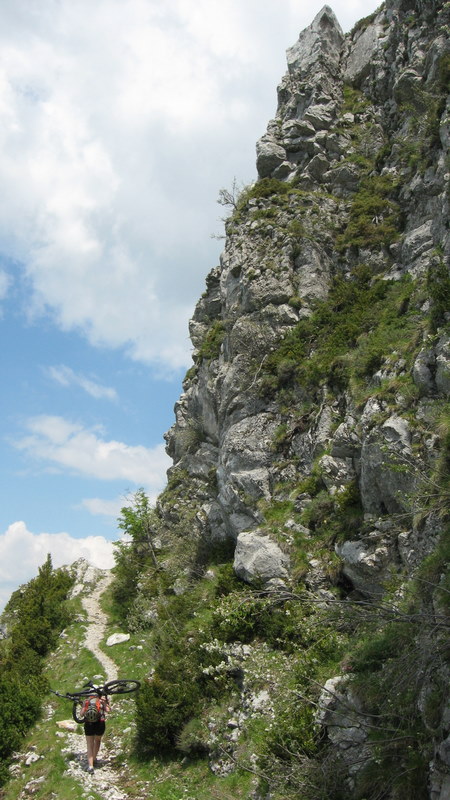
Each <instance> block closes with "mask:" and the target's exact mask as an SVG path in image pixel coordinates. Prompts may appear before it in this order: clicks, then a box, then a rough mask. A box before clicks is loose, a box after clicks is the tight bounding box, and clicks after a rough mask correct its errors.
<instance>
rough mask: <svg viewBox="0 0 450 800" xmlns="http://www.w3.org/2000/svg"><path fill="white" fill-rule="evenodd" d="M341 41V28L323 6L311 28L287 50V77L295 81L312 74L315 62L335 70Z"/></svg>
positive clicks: (331, 12)
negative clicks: (293, 78)
mask: <svg viewBox="0 0 450 800" xmlns="http://www.w3.org/2000/svg"><path fill="white" fill-rule="evenodd" d="M343 42H344V36H343V33H342V29H341V26H340V25H339V22H338V21H337V19H336V17H335V15H334V13H333V11H332V10H331V8H330V7H329V6H324V7H323V8H322V9H321V11H319V13H318V14H317V16H316V17H315V18H314V20H313V22H312V23H311V25H309V26H308V27H307V28H305V30H303V31H302V32H301V33H300V36H299V38H298V41H297V42H296V44H295V45H294V46H293V47H290V48H289V49H288V50H287V53H286V58H287V63H288V69H289V72H290V74H292V75H295V76H296V77H298V78H302V77H304V76H305V75H307V74H309V75H311V74H313V73H314V68H315V67H316V66H317V63H318V62H321V70H320V71H321V72H323V62H325V63H326V65H327V67H329V68H330V70H331V71H333V70H334V72H337V70H338V68H339V60H340V52H341V47H342V44H343Z"/></svg>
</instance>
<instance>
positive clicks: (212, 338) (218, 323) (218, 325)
mask: <svg viewBox="0 0 450 800" xmlns="http://www.w3.org/2000/svg"><path fill="white" fill-rule="evenodd" d="M225 334H226V326H225V323H224V322H223V320H221V319H217V320H215V321H214V322H213V324H212V325H211V327H210V329H209V330H208V332H207V334H206V336H205V338H204V340H203V342H202V344H201V346H200V348H199V353H198V355H199V358H200V359H201V360H203V359H205V360H211V359H214V358H218V357H219V353H220V347H221V344H222V342H223V340H224V338H225Z"/></svg>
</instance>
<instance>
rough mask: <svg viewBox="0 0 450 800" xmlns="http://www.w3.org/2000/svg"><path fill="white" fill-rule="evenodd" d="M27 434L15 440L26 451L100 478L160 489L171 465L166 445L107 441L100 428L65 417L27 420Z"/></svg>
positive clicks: (28, 453) (59, 465)
mask: <svg viewBox="0 0 450 800" xmlns="http://www.w3.org/2000/svg"><path fill="white" fill-rule="evenodd" d="M26 428H27V430H28V431H29V433H28V435H26V436H24V437H22V438H21V439H19V440H17V441H16V442H14V445H15V447H17V448H18V449H19V450H21V451H22V452H23V453H24V454H25V455H27V456H29V457H30V458H32V459H35V460H37V461H39V462H44V463H49V464H51V465H57V467H59V468H60V469H62V470H68V471H69V472H71V473H75V474H79V475H84V476H89V477H92V478H98V479H100V480H106V481H110V480H123V481H126V482H128V483H132V484H136V485H139V486H143V487H144V488H145V489H149V491H152V492H155V491H160V490H161V489H162V488H163V486H164V484H165V474H166V470H167V469H168V467H169V466H170V465H171V463H172V462H171V460H170V459H169V457H168V456H167V455H166V453H165V450H164V445H162V444H161V445H157V446H156V447H153V448H147V447H144V446H142V445H137V446H131V445H127V444H124V443H123V442H117V441H114V440H111V441H106V440H105V439H103V438H101V437H100V436H99V434H98V430H97V429H87V428H83V426H82V425H79V424H77V423H72V422H70V421H68V420H65V419H64V418H63V417H57V416H48V415H42V416H38V417H33V418H32V419H30V420H28V422H27V424H26Z"/></svg>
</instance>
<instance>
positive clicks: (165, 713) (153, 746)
mask: <svg viewBox="0 0 450 800" xmlns="http://www.w3.org/2000/svg"><path fill="white" fill-rule="evenodd" d="M174 668H175V665H174V664H172V665H171V669H170V677H166V678H162V677H159V675H155V676H154V677H153V678H152V680H151V682H149V683H145V684H144V685H143V686H142V687H141V689H140V691H139V693H138V695H137V698H136V734H137V748H138V752H139V753H140V754H141V755H142V756H148V755H155V754H158V753H165V752H168V751H170V750H172V749H173V748H174V747H175V745H176V741H177V737H178V735H179V733H180V731H181V729H182V727H183V725H184V724H185V723H186V721H187V720H188V719H189V718H190V717H191V716H193V715H194V713H195V712H196V710H197V708H198V703H199V699H200V694H199V689H198V686H197V685H196V683H195V681H194V680H192V675H189V673H182V672H181V671H180V670H177V671H175V669H174Z"/></svg>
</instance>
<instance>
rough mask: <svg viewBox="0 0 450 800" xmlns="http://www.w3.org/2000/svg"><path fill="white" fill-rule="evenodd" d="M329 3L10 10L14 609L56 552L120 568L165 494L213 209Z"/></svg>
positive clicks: (349, 18) (3, 275) (0, 36)
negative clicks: (168, 438) (21, 588)
mask: <svg viewBox="0 0 450 800" xmlns="http://www.w3.org/2000/svg"><path fill="white" fill-rule="evenodd" d="M322 5H323V3H322V2H315V0H311V2H310V3H308V4H303V3H300V2H299V1H298V0H244V2H243V0H167V2H165V3H164V4H161V3H160V0H127V2H123V0H96V3H92V2H91V0H75V1H74V0H39V2H38V0H3V3H2V10H1V21H2V25H1V26H0V40H1V47H0V118H1V125H0V140H1V147H0V181H1V184H2V191H1V192H0V326H1V332H2V337H3V348H2V379H3V380H2V384H3V385H2V392H1V401H0V402H1V426H2V431H1V436H0V456H1V459H0V463H1V485H2V490H3V497H2V503H1V507H0V608H1V606H2V605H3V604H4V602H5V601H6V600H7V599H8V597H9V594H10V592H11V591H12V590H13V589H15V588H16V587H17V586H18V585H19V584H20V583H22V582H24V581H26V580H29V578H30V577H32V576H33V575H34V574H36V571H37V567H38V566H39V564H41V563H42V562H43V561H44V560H45V557H46V554H47V553H48V552H51V554H52V557H53V561H54V564H55V565H56V566H57V565H60V564H64V563H70V562H71V561H73V560H74V559H76V558H77V557H79V556H80V555H83V556H85V557H88V558H89V559H90V560H91V561H92V562H93V563H97V564H98V565H104V566H108V567H109V566H111V564H112V559H111V553H112V547H111V542H112V541H113V540H114V539H116V538H117V537H118V532H117V526H116V518H117V514H118V511H119V509H120V507H121V505H123V504H124V502H125V498H126V496H127V495H128V494H130V493H132V492H133V491H135V490H136V489H137V488H138V487H140V486H143V487H144V488H145V489H146V491H147V492H148V493H149V494H150V495H151V496H152V497H155V496H156V495H157V494H158V492H159V491H161V489H162V488H163V486H164V484H165V473H166V470H167V467H168V466H169V465H170V462H169V459H168V458H167V456H166V454H165V452H164V441H163V434H164V432H165V431H166V430H168V428H169V427H170V426H171V425H172V423H173V419H174V417H173V405H174V403H175V401H176V399H177V398H178V396H179V395H180V393H181V381H182V378H183V376H184V374H185V371H186V369H187V368H188V367H189V366H190V363H191V361H190V358H191V356H190V354H191V344H190V341H189V339H188V327H187V326H188V320H189V317H190V316H191V315H192V312H193V309H194V306H195V302H196V301H197V299H198V298H199V296H200V295H201V293H202V291H203V289H204V285H205V278H206V275H207V273H208V272H209V270H210V269H211V268H212V267H214V266H215V265H216V264H217V263H218V258H219V255H220V250H221V246H222V245H221V242H220V240H217V239H215V238H212V234H221V233H222V231H223V223H222V222H221V220H220V217H221V215H222V213H223V209H222V208H221V207H220V206H218V205H217V203H216V199H217V197H218V194H219V190H220V189H221V188H223V187H225V188H229V187H231V186H232V184H233V181H234V179H236V180H237V182H238V183H239V184H245V183H248V182H250V181H252V180H254V178H255V166H254V165H255V143H256V140H257V139H258V138H259V137H260V136H261V135H262V134H263V133H264V131H265V128H266V125H267V122H268V121H269V119H270V118H271V117H272V116H273V115H274V113H275V109H276V86H277V84H278V83H279V81H280V79H281V77H282V75H283V74H284V72H285V71H286V62H285V50H286V48H288V47H290V46H291V45H293V44H294V42H295V41H296V39H297V37H298V34H299V32H300V31H301V30H302V29H303V28H305V27H306V26H307V25H309V24H310V23H311V22H312V20H313V18H314V16H315V15H316V13H318V11H319V10H320V9H321V8H322ZM331 5H332V8H333V10H334V11H335V13H336V15H337V17H338V19H339V21H340V23H341V25H342V27H343V29H344V30H349V29H350V28H351V27H352V25H353V24H354V23H355V22H356V21H357V20H358V19H360V18H361V17H363V16H366V15H368V14H369V13H371V12H372V11H373V10H374V9H375V8H376V7H377V5H378V4H377V3H372V2H368V1H366V0H364V1H359V0H353V1H352V0H338V2H335V3H334V4H331Z"/></svg>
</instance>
